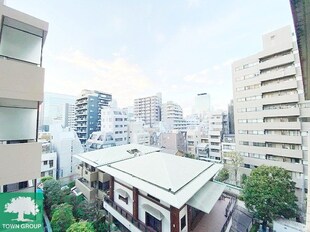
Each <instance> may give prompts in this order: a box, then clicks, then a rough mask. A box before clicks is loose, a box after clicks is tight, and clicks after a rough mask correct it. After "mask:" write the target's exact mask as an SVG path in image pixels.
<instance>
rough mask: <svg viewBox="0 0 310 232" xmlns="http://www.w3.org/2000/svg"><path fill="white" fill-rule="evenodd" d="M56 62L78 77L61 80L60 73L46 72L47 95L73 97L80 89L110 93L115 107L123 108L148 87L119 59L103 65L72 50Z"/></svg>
mask: <svg viewBox="0 0 310 232" xmlns="http://www.w3.org/2000/svg"><path fill="white" fill-rule="evenodd" d="M57 59H58V60H59V61H62V62H66V63H67V66H68V68H70V69H71V70H72V72H70V73H73V70H74V73H79V74H78V76H75V77H66V78H64V77H62V76H63V75H64V74H63V73H62V71H61V70H59V71H58V70H53V71H52V72H47V73H48V78H47V84H46V86H47V89H46V90H48V91H53V92H60V93H65V92H66V93H72V94H75V95H77V94H79V93H80V91H81V90H82V89H83V88H86V89H96V90H101V91H104V92H107V93H111V94H112V97H113V99H115V100H117V102H118V103H119V106H127V105H132V104H133V99H134V98H136V97H139V96H141V95H144V94H146V93H148V92H149V91H150V88H151V87H152V82H151V80H150V79H149V78H147V77H146V76H145V74H144V73H143V70H142V69H141V68H140V67H139V66H138V65H137V64H133V63H130V62H129V61H128V60H126V59H125V58H123V57H119V56H117V57H114V58H113V60H111V61H106V60H101V59H95V58H91V57H89V56H87V55H85V54H84V53H82V52H81V51H78V50H76V51H71V52H67V53H65V54H62V55H61V56H58V57H57ZM58 72H59V73H61V75H60V76H59V75H58V74H59V73H58ZM85 75H87V76H85ZM60 79H61V80H60ZM59 83H61V85H60V84H59Z"/></svg>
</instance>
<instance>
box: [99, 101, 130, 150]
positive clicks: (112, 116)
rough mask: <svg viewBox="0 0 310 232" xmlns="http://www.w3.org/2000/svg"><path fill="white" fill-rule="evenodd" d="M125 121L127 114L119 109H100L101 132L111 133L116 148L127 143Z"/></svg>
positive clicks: (107, 107) (126, 125) (126, 122)
mask: <svg viewBox="0 0 310 232" xmlns="http://www.w3.org/2000/svg"><path fill="white" fill-rule="evenodd" d="M127 119H128V118H127V114H126V113H125V112H124V111H122V110H121V109H120V108H117V107H109V106H106V107H103V108H102V109H101V132H103V133H109V132H111V133H112V134H113V138H114V141H115V144H116V146H118V145H123V144H127V143H128V142H127V138H128V121H127Z"/></svg>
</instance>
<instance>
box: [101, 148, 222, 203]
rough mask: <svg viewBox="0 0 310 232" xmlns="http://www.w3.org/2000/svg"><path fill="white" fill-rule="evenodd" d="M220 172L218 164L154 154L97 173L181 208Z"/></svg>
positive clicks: (102, 168) (106, 166)
mask: <svg viewBox="0 0 310 232" xmlns="http://www.w3.org/2000/svg"><path fill="white" fill-rule="evenodd" d="M137 167H138V168H137ZM221 168H222V165H220V164H213V163H208V162H203V161H199V160H193V159H189V158H184V157H180V156H173V155H169V154H166V153H162V152H154V153H151V154H149V155H147V156H139V157H136V158H135V159H127V160H124V161H121V162H117V163H113V164H110V165H105V166H101V167H99V170H101V171H104V172H106V173H108V174H110V175H112V176H114V177H115V178H116V179H120V180H126V183H128V184H129V185H132V186H135V187H137V188H139V189H141V190H143V191H145V192H147V193H152V195H153V196H154V197H156V198H158V199H163V200H164V201H165V202H167V203H168V204H170V205H173V206H174V207H176V208H181V207H182V206H183V205H184V204H185V203H187V201H188V200H190V199H191V198H192V197H193V196H194V194H196V193H197V192H198V191H199V190H200V189H201V188H202V187H203V186H204V185H205V184H206V183H207V182H208V181H209V180H211V178H212V177H213V176H214V175H215V174H216V173H217V172H218V171H219V170H220V169H221Z"/></svg>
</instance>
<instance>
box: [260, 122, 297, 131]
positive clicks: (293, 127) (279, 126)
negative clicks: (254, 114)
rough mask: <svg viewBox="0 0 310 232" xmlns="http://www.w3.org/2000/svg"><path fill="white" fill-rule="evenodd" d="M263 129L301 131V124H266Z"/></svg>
mask: <svg viewBox="0 0 310 232" xmlns="http://www.w3.org/2000/svg"><path fill="white" fill-rule="evenodd" d="M263 128H264V129H265V130H268V129H276V130H280V129H286V130H300V129H301V125H300V122H264V125H263Z"/></svg>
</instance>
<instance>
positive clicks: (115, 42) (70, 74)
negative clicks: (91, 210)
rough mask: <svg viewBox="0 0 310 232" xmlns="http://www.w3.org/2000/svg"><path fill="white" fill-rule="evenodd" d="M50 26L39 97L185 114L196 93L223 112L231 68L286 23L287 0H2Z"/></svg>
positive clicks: (288, 17)
mask: <svg viewBox="0 0 310 232" xmlns="http://www.w3.org/2000/svg"><path fill="white" fill-rule="evenodd" d="M5 4H6V5H8V6H10V7H13V8H15V9H17V10H20V11H22V12H24V13H27V14H30V15H33V16H35V17H37V18H40V19H42V20H45V21H47V22H48V23H49V31H48V35H47V39H46V42H45V45H44V51H43V67H44V68H45V69H46V70H45V91H47V92H55V93H62V94H69V95H75V96H78V95H79V93H80V91H81V90H82V89H96V90H99V91H103V92H107V93H110V94H112V97H113V99H115V100H116V101H117V103H118V106H120V107H126V106H131V105H133V102H134V99H135V98H139V97H146V96H153V95H155V94H156V93H157V92H161V93H162V97H163V102H166V101H174V102H176V103H178V104H180V105H181V106H182V108H183V111H184V113H185V115H187V114H190V113H191V108H192V106H193V105H194V98H195V96H196V95H197V94H198V93H204V92H206V93H209V94H210V97H211V106H212V108H213V109H214V110H219V109H222V110H227V105H228V103H229V101H230V99H232V98H233V96H232V92H233V90H232V75H231V63H232V62H233V61H234V60H238V59H241V58H243V57H246V56H249V55H252V54H254V53H257V52H259V51H260V50H261V49H262V41H261V36H262V35H263V34H265V33H267V32H270V31H273V30H275V29H277V28H280V27H283V26H286V25H291V28H292V29H293V21H292V16H291V11H290V5H289V0H246V1H245V0H218V1H214V0H170V1H164V0H130V1H126V0H109V1H108V0H88V1H86V0H44V1H43V0H27V1H25V0H6V1H5Z"/></svg>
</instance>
